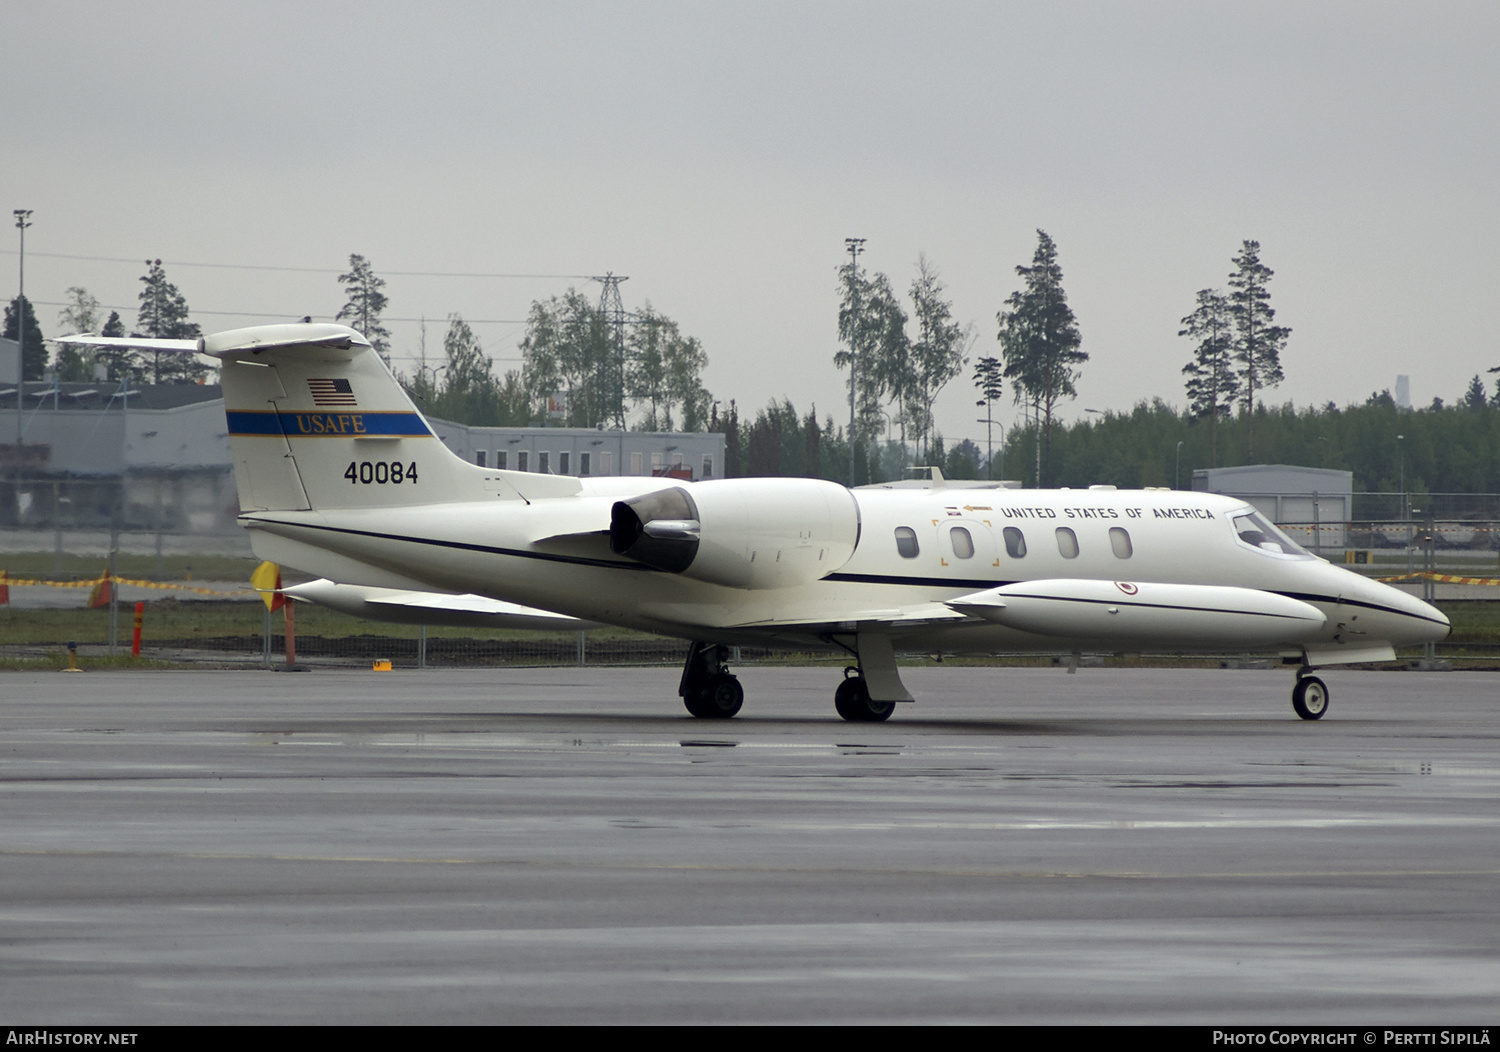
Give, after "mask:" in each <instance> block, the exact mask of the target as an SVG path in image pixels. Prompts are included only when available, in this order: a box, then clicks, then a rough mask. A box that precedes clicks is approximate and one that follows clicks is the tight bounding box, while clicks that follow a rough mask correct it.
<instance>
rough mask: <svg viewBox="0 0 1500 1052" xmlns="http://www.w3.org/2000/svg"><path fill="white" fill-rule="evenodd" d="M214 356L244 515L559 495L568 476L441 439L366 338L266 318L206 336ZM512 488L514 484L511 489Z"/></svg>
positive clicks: (338, 328)
mask: <svg viewBox="0 0 1500 1052" xmlns="http://www.w3.org/2000/svg"><path fill="white" fill-rule="evenodd" d="M202 349H203V351H204V352H205V353H207V354H211V355H213V356H214V357H216V358H219V359H220V360H221V361H222V362H223V368H222V369H221V371H220V374H221V382H222V384H223V388H224V410H225V414H226V416H227V418H228V423H229V439H230V446H231V448H232V450H233V453H234V472H235V483H236V485H237V486H238V488H239V493H240V506H241V508H243V509H244V510H246V511H293V510H307V509H333V508H382V507H397V506H402V505H412V504H435V503H444V502H451V501H477V500H495V499H511V500H524V499H526V497H523V496H522V490H524V491H525V492H526V493H527V494H528V495H530V496H562V495H565V494H567V493H572V492H576V491H577V489H578V481H577V480H576V479H567V478H560V477H555V476H541V475H526V474H521V473H518V472H506V471H495V470H486V469H484V468H479V467H475V466H474V465H472V464H468V463H466V462H465V461H463V460H462V459H460V458H459V457H458V456H457V455H455V454H454V453H452V452H451V451H450V450H449V449H447V447H445V446H444V445H443V443H442V442H441V440H439V439H438V438H437V436H436V435H435V434H434V433H433V431H432V428H431V427H430V426H429V425H428V423H427V420H426V418H424V417H423V416H422V414H421V413H420V412H418V411H417V407H416V406H414V405H413V404H412V402H411V399H410V398H408V397H407V395H406V392H405V391H404V390H402V388H401V385H400V384H399V383H397V381H396V378H395V377H394V376H392V375H391V371H390V370H389V369H388V368H386V365H385V363H384V362H383V361H381V360H380V356H379V355H378V354H376V353H375V351H374V350H373V349H372V348H371V347H370V345H369V343H368V342H367V341H366V340H365V338H364V337H363V336H361V335H360V334H359V333H357V332H355V331H354V330H353V329H350V328H346V327H345V326H342V325H327V324H306V323H304V324H298V325H266V326H257V327H255V328H249V329H234V330H231V331H229V332H221V333H216V334H214V335H212V336H206V337H204V339H203V344H202ZM518 483H519V484H520V488H518V485H517V484H518Z"/></svg>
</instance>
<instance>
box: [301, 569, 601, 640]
mask: <svg viewBox="0 0 1500 1052" xmlns="http://www.w3.org/2000/svg"><path fill="white" fill-rule="evenodd" d="M282 591H283V592H284V593H285V594H287V595H289V596H291V597H292V598H294V599H302V600H305V601H307V602H311V603H317V604H318V605H319V606H326V607H330V608H332V609H334V610H339V611H342V612H343V613H346V614H352V615H354V616H355V617H363V618H368V619H369V620H371V621H389V622H394V623H396V624H405V625H456V626H460V627H469V628H517V629H529V630H534V631H552V632H560V631H561V632H574V631H582V630H584V629H589V628H600V627H603V626H601V625H597V624H595V623H594V622H592V621H582V620H579V619H578V618H576V617H569V616H567V615H566V614H554V613H552V612H551V611H550V610H538V609H536V608H534V607H530V606H521V605H519V604H517V603H506V602H502V601H500V600H499V599H489V598H486V597H485V596H482V595H449V594H446V593H443V592H415V591H399V590H397V589H394V588H366V587H363V586H360V585H352V584H335V583H334V582H333V581H327V580H319V581H309V582H307V583H306V584H299V585H294V586H292V587H291V588H284V589H282Z"/></svg>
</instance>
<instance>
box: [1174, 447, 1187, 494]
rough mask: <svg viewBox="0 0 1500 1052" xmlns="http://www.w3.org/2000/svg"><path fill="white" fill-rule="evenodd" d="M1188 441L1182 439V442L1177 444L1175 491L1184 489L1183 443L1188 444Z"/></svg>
mask: <svg viewBox="0 0 1500 1052" xmlns="http://www.w3.org/2000/svg"><path fill="white" fill-rule="evenodd" d="M1186 441H1187V439H1182V440H1180V441H1179V442H1178V443H1177V463H1176V464H1174V465H1173V467H1172V488H1173V489H1181V488H1182V443H1183V442H1186Z"/></svg>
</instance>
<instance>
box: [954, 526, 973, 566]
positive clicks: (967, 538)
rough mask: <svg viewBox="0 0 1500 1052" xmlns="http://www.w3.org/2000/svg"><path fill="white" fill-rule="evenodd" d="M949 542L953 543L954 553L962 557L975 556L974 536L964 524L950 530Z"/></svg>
mask: <svg viewBox="0 0 1500 1052" xmlns="http://www.w3.org/2000/svg"><path fill="white" fill-rule="evenodd" d="M948 543H949V544H951V545H953V554H954V555H956V556H958V557H959V558H960V559H972V558H974V538H973V536H971V535H970V533H969V531H968V530H966V529H964V528H963V527H962V526H955V527H953V529H951V530H949V531H948Z"/></svg>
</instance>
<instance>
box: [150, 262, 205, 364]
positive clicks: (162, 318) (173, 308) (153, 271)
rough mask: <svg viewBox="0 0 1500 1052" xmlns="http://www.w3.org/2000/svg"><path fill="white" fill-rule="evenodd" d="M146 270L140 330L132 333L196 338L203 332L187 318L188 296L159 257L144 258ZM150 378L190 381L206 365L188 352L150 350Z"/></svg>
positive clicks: (169, 337) (153, 336) (180, 338)
mask: <svg viewBox="0 0 1500 1052" xmlns="http://www.w3.org/2000/svg"><path fill="white" fill-rule="evenodd" d="M146 266H147V268H148V269H147V271H146V273H145V274H144V275H143V276H142V277H141V282H142V284H144V285H145V286H146V287H145V288H143V289H142V290H141V295H140V300H141V311H140V316H139V317H138V319H137V321H136V324H137V325H138V326H139V328H140V331H139V332H134V333H132V334H131V335H132V336H147V337H150V338H151V339H156V340H195V339H197V338H198V337H199V336H201V335H202V334H203V332H202V330H201V329H199V328H198V326H197V324H196V323H194V322H190V321H188V305H187V300H186V299H184V298H183V295H182V293H181V292H178V291H177V286H176V285H174V284H172V283H171V282H170V281H168V280H167V272H166V271H165V270H163V269H162V265H161V260H159V259H158V260H149V259H148V260H147V261H146ZM148 353H149V354H150V356H151V364H150V378H151V382H152V383H154V384H160V383H191V382H193V381H195V380H201V379H202V378H203V377H204V376H207V375H208V366H206V365H204V364H203V363H202V362H200V361H198V359H197V357H196V356H194V355H191V354H183V353H180V352H173V351H150V352H148Z"/></svg>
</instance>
